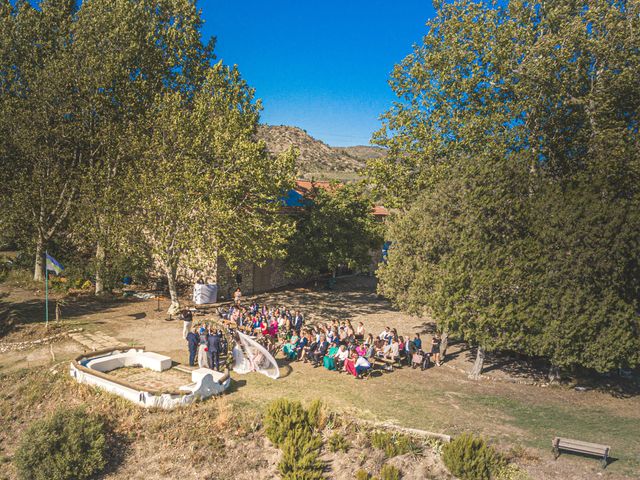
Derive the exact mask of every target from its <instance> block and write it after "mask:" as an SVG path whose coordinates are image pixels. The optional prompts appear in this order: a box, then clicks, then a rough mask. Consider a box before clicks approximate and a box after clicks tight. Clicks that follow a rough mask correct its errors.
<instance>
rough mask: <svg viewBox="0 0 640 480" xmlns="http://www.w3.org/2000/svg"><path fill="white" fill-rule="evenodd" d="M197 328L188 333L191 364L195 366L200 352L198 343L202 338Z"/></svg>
mask: <svg viewBox="0 0 640 480" xmlns="http://www.w3.org/2000/svg"><path fill="white" fill-rule="evenodd" d="M195 330H196V329H195V328H193V329H191V330H190V331H189V333H187V345H188V346H189V366H190V367H193V366H194V365H195V363H196V354H197V353H198V344H199V343H200V339H199V338H198V335H197V334H196V332H195Z"/></svg>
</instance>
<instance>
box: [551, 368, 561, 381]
mask: <svg viewBox="0 0 640 480" xmlns="http://www.w3.org/2000/svg"><path fill="white" fill-rule="evenodd" d="M559 381H560V368H559V367H558V366H557V365H550V366H549V383H558V382H559Z"/></svg>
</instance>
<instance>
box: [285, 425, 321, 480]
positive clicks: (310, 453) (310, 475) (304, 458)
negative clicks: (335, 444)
mask: <svg viewBox="0 0 640 480" xmlns="http://www.w3.org/2000/svg"><path fill="white" fill-rule="evenodd" d="M320 448H322V440H321V439H320V437H318V436H317V435H315V434H313V433H312V432H311V430H310V429H309V428H304V427H302V426H298V427H297V428H296V429H295V430H293V431H292V432H290V434H289V436H288V437H287V439H286V440H285V442H284V444H283V445H282V459H281V460H280V463H279V464H278V470H280V473H281V474H282V477H283V479H304V480H316V479H320V478H322V471H323V470H324V464H323V463H322V461H321V460H320V458H319V455H320Z"/></svg>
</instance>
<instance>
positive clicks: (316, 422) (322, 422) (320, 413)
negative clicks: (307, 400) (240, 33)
mask: <svg viewBox="0 0 640 480" xmlns="http://www.w3.org/2000/svg"><path fill="white" fill-rule="evenodd" d="M307 414H308V416H309V423H310V424H311V426H312V427H313V428H316V429H318V430H323V429H324V427H325V426H326V423H327V415H326V413H325V411H324V405H323V404H322V402H321V401H320V400H314V401H313V402H311V404H310V405H309V408H308V409H307Z"/></svg>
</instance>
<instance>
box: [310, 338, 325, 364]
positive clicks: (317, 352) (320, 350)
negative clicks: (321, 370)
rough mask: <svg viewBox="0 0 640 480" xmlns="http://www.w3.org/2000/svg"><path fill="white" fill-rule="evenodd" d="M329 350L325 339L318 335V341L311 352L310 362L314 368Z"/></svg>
mask: <svg viewBox="0 0 640 480" xmlns="http://www.w3.org/2000/svg"><path fill="white" fill-rule="evenodd" d="M328 349H329V342H327V337H326V336H325V334H324V333H321V334H320V340H319V341H318V344H317V345H316V348H315V349H314V350H313V351H312V352H311V361H312V362H313V364H314V366H318V364H319V363H320V362H321V361H322V359H323V358H324V356H325V355H326V354H327V350H328Z"/></svg>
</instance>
